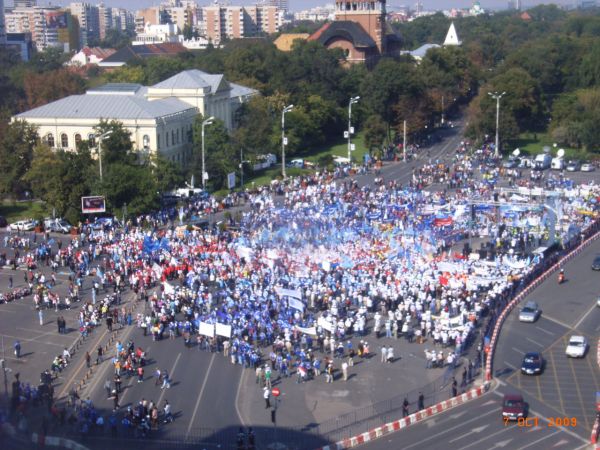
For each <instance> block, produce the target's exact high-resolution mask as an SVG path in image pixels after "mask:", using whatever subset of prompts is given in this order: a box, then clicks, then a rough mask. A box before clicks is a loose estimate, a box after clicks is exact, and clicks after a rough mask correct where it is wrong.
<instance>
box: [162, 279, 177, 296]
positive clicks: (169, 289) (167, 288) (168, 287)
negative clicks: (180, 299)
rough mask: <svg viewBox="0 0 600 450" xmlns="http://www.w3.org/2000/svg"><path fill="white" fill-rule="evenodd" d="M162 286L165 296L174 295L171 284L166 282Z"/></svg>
mask: <svg viewBox="0 0 600 450" xmlns="http://www.w3.org/2000/svg"><path fill="white" fill-rule="evenodd" d="M163 286H164V287H165V294H167V295H171V294H174V293H175V288H174V287H173V285H172V284H170V283H169V282H168V281H165V282H164V283H163Z"/></svg>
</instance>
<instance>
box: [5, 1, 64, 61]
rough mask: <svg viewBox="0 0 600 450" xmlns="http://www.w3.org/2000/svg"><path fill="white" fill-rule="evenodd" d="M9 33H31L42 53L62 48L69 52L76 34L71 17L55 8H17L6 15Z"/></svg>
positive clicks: (60, 9)
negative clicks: (46, 50) (50, 49)
mask: <svg viewBox="0 0 600 450" xmlns="http://www.w3.org/2000/svg"><path fill="white" fill-rule="evenodd" d="M5 24H6V32H7V33H30V34H31V39H32V41H33V42H34V44H35V46H36V48H37V49H38V50H40V51H42V50H45V49H47V48H49V47H60V48H62V49H63V50H65V51H68V50H70V49H71V48H72V46H73V39H72V37H73V33H74V32H75V30H74V26H73V23H72V21H71V18H70V15H69V14H68V13H67V11H65V10H64V9H62V8H58V7H55V6H34V7H16V8H13V9H11V10H8V12H6V14H5Z"/></svg>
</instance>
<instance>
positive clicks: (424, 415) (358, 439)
mask: <svg viewBox="0 0 600 450" xmlns="http://www.w3.org/2000/svg"><path fill="white" fill-rule="evenodd" d="M489 388H490V383H485V384H484V385H482V386H480V387H478V388H476V389H472V390H470V391H468V392H465V393H464V394H461V395H459V396H457V397H453V398H451V399H450V400H444V401H443V402H440V403H438V404H436V405H434V406H431V407H429V408H425V409H424V410H421V411H418V412H416V413H414V414H411V415H409V416H407V417H403V418H402V419H399V420H396V421H394V422H389V423H386V424H385V425H382V426H380V427H377V428H374V429H372V430H370V431H367V432H366V433H361V434H359V435H357V436H353V437H351V438H348V439H343V440H341V441H338V442H336V443H335V444H332V445H326V446H324V447H320V448H319V449H317V450H344V449H347V448H353V447H357V446H359V445H362V444H364V443H366V442H369V441H372V440H375V439H377V438H380V437H382V436H386V435H388V434H391V433H394V432H396V431H399V430H401V429H403V428H406V427H408V426H410V425H413V424H415V423H419V422H422V421H423V420H425V419H428V418H429V417H432V416H435V415H437V414H440V413H442V412H444V411H446V410H448V409H451V408H454V407H456V406H459V405H462V404H463V403H466V402H468V401H471V400H474V399H476V398H479V397H481V396H482V395H483V394H485V393H486V392H487V391H488V390H489Z"/></svg>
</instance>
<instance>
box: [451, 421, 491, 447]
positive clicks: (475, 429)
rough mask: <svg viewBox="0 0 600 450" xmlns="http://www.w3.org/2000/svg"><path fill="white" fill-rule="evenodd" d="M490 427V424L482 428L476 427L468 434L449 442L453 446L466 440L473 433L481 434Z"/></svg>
mask: <svg viewBox="0 0 600 450" xmlns="http://www.w3.org/2000/svg"><path fill="white" fill-rule="evenodd" d="M489 426H490V424H487V425H482V426H480V427H476V428H472V429H471V430H470V431H469V432H468V433H465V434H461V435H460V436H458V437H455V438H454V439H451V440H449V441H448V443H449V444H452V443H453V442H456V441H460V440H461V439H464V438H466V437H468V436H470V435H471V434H473V433H481V432H482V431H483V430H485V429H486V428H487V427H489Z"/></svg>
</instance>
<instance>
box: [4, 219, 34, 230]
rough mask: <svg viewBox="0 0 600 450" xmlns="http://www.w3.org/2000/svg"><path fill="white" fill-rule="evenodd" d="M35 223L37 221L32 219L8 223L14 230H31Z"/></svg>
mask: <svg viewBox="0 0 600 450" xmlns="http://www.w3.org/2000/svg"><path fill="white" fill-rule="evenodd" d="M36 225H37V222H36V221H35V220H33V219H27V220H19V221H18V222H14V223H11V224H10V229H11V230H14V231H31V230H33V229H34V228H35V227H36Z"/></svg>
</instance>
